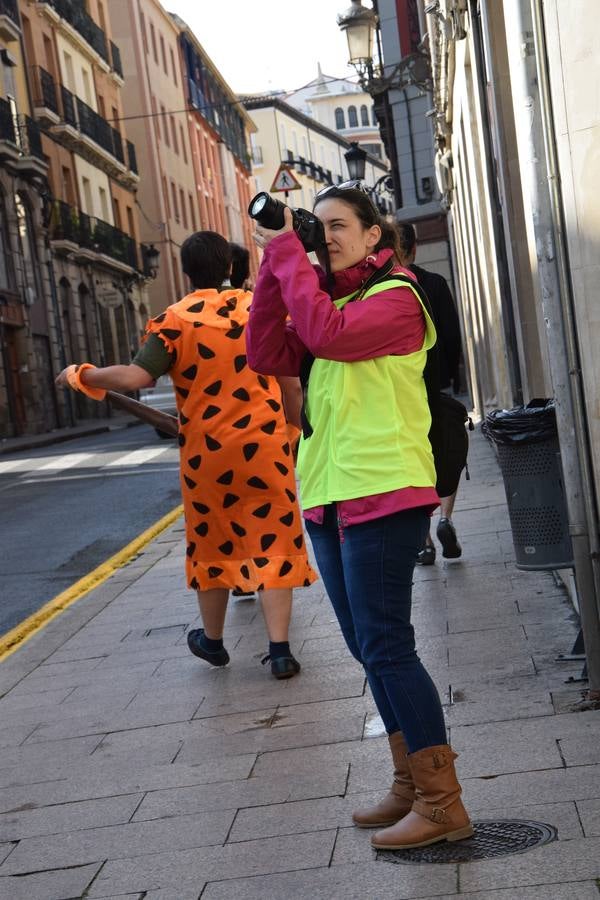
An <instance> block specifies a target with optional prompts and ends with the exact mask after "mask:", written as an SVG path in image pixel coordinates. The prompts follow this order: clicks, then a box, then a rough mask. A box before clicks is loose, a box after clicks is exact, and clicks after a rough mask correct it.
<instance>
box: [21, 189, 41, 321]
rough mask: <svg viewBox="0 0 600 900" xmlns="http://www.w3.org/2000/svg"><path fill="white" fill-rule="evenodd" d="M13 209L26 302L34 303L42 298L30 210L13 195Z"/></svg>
mask: <svg viewBox="0 0 600 900" xmlns="http://www.w3.org/2000/svg"><path fill="white" fill-rule="evenodd" d="M15 209H16V212H17V231H18V234H19V243H20V245H21V255H22V257H23V281H24V284H25V292H26V294H27V301H28V302H29V303H30V304H31V303H35V301H36V300H41V299H42V297H43V289H42V278H41V271H40V265H39V260H38V253H37V245H36V242H35V231H34V228H33V217H32V215H31V209H30V208H29V205H28V204H27V202H26V200H25V199H24V197H23V196H22V195H21V194H15Z"/></svg>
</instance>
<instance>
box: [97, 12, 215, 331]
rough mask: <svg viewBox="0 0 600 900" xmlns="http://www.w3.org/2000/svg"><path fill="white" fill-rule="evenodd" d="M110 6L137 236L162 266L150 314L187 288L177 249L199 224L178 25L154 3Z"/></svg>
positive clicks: (153, 290) (152, 298)
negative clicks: (130, 147) (134, 170)
mask: <svg viewBox="0 0 600 900" xmlns="http://www.w3.org/2000/svg"><path fill="white" fill-rule="evenodd" d="M108 8H109V10H110V16H111V23H112V27H113V29H114V34H115V40H117V41H118V42H119V46H120V47H121V49H122V60H123V75H124V78H125V81H126V84H127V90H126V92H125V96H124V99H123V103H124V112H125V118H126V123H127V127H128V130H129V133H130V134H131V136H132V139H133V140H134V141H135V143H136V147H137V150H138V154H137V155H138V166H139V171H140V174H141V178H140V183H139V186H138V191H137V204H138V208H139V212H140V217H139V221H140V229H141V235H142V240H144V241H146V242H148V243H153V244H154V246H155V247H156V248H157V249H159V250H160V270H159V273H158V276H157V278H156V280H155V281H154V282H153V283H152V285H151V286H150V291H149V295H150V311H151V312H152V314H157V313H159V312H160V311H161V310H163V309H164V307H165V306H167V305H168V304H170V303H175V302H176V301H177V300H179V299H180V298H181V297H182V296H183V295H184V294H185V293H186V291H187V285H186V280H185V278H184V275H183V272H182V270H181V264H180V261H179V250H180V247H181V244H182V243H183V241H184V240H185V239H186V237H188V235H189V234H191V233H192V232H194V231H196V230H198V229H199V228H201V227H204V224H203V219H202V217H201V214H200V208H199V204H198V192H197V185H196V178H195V171H194V163H193V158H192V147H191V143H190V135H189V121H188V120H189V114H188V112H187V107H188V104H187V85H186V84H185V80H184V74H183V70H182V64H181V54H180V45H179V28H178V27H177V25H176V24H175V22H174V21H173V19H172V18H171V16H170V15H169V14H168V13H167V12H166V10H165V9H164V8H163V6H162V5H161V4H160V3H158V2H157V0H144V2H141V0H130V2H128V3H123V2H122V0H109V4H108Z"/></svg>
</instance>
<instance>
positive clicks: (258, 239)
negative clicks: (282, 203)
mask: <svg viewBox="0 0 600 900" xmlns="http://www.w3.org/2000/svg"><path fill="white" fill-rule="evenodd" d="M283 218H284V220H285V223H284V226H283V228H279V229H278V230H277V231H274V230H273V229H272V228H263V227H262V225H257V226H256V231H255V232H254V241H255V243H256V244H257V245H258V246H259V247H260V248H261V250H264V249H265V247H266V246H267V244H268V243H269V241H272V240H273V238H276V237H278V236H279V235H280V234H285V233H286V231H293V230H294V220H293V218H292V211H291V209H290V208H289V207H288V206H286V208H285V209H284V211H283Z"/></svg>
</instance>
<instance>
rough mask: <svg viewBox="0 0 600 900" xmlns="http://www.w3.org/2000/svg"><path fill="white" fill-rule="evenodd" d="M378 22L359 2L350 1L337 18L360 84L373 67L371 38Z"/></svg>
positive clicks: (358, 0) (351, 63)
mask: <svg viewBox="0 0 600 900" xmlns="http://www.w3.org/2000/svg"><path fill="white" fill-rule="evenodd" d="M378 21H379V19H378V17H377V15H376V14H375V12H374V11H373V10H372V9H368V8H366V7H364V6H363V5H362V2H361V0H352V6H350V7H349V8H348V9H347V10H346V12H344V13H340V14H339V16H338V17H337V23H338V25H339V28H340V31H345V32H346V39H347V41H348V55H349V61H350V65H351V66H354V68H355V69H356V70H357V71H358V75H359V78H360V79H361V83H362V78H363V77H364V75H365V74H366V73H367V72H368V71H369V70H370V69H372V66H373V36H374V34H375V28H376V27H377V22H378Z"/></svg>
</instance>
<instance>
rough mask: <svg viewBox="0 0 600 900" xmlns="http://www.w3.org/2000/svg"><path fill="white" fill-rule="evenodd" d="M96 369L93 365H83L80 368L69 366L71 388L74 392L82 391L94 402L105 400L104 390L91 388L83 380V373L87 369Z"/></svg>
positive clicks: (68, 378)
mask: <svg viewBox="0 0 600 900" xmlns="http://www.w3.org/2000/svg"><path fill="white" fill-rule="evenodd" d="M95 368H96V366H93V365H92V364H91V363H81V365H80V366H69V371H68V372H67V381H68V382H69V387H71V388H73V390H74V391H81V393H82V394H85V395H86V396H87V397H91V398H92V400H104V398H105V397H106V391H105V390H104V388H95V387H90V386H89V385H87V384H84V382H83V381H82V380H81V373H82V372H85V370H86V369H95Z"/></svg>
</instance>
